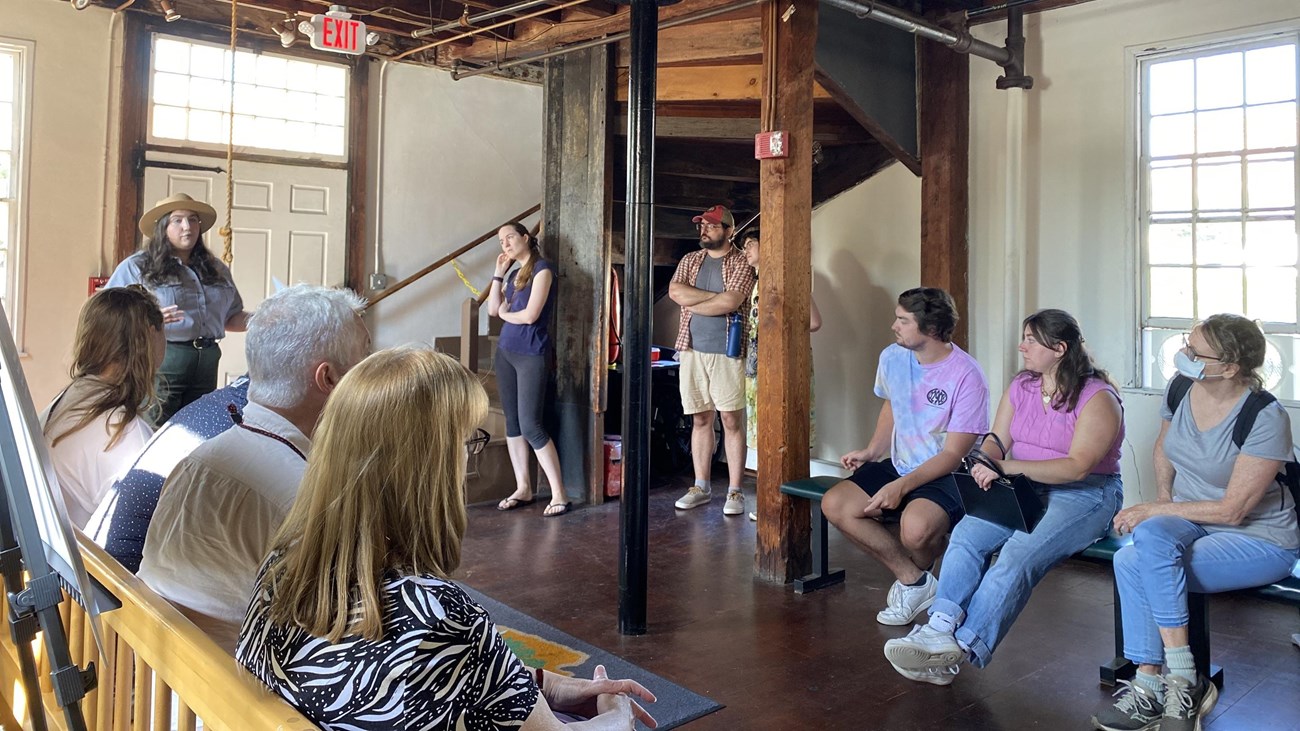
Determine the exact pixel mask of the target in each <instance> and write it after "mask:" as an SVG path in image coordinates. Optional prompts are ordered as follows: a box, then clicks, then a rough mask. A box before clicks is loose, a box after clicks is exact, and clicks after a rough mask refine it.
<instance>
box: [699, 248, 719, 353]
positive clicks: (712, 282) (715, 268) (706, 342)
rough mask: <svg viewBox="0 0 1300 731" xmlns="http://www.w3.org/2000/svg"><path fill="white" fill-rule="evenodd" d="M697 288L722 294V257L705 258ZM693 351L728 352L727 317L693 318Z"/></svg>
mask: <svg viewBox="0 0 1300 731" xmlns="http://www.w3.org/2000/svg"><path fill="white" fill-rule="evenodd" d="M695 288H696V289H703V290H706V291H709V292H721V291H722V290H723V286H722V257H712V256H707V255H706V256H705V257H704V263H703V264H700V273H699V275H698V276H696V277H695ZM691 349H692V350H696V351H699V352H701V353H725V352H727V316H726V315H714V316H712V317H706V316H704V315H692V316H691Z"/></svg>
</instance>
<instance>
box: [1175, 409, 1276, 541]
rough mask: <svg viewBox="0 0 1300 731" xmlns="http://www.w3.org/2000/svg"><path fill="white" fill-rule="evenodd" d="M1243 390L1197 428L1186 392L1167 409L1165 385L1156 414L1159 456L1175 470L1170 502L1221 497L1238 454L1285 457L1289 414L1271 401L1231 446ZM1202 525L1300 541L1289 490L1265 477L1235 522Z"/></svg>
mask: <svg viewBox="0 0 1300 731" xmlns="http://www.w3.org/2000/svg"><path fill="white" fill-rule="evenodd" d="M1249 395H1250V392H1249V391H1247V392H1246V393H1245V394H1243V395H1242V397H1241V400H1240V401H1239V402H1237V405H1236V406H1235V407H1234V408H1233V409H1232V411H1231V412H1230V413H1229V414H1228V416H1227V417H1226V418H1225V419H1224V420H1223V421H1221V422H1219V423H1218V424H1216V425H1214V426H1212V427H1210V428H1209V429H1207V430H1205V431H1201V430H1200V429H1198V428H1197V427H1196V420H1195V419H1194V418H1192V408H1191V394H1190V393H1188V395H1187V396H1185V397H1184V398H1183V402H1182V404H1180V405H1179V407H1178V411H1177V412H1176V413H1170V411H1169V405H1168V400H1167V397H1168V392H1167V390H1166V399H1165V400H1162V401H1161V402H1160V403H1161V407H1160V417H1161V418H1162V419H1164V420H1165V421H1168V422H1169V431H1168V432H1167V433H1166V434H1165V456H1166V457H1168V458H1169V462H1170V463H1171V464H1173V466H1174V469H1175V470H1176V472H1175V474H1174V491H1173V492H1174V501H1175V502H1187V501H1193V500H1222V499H1223V495H1224V493H1225V492H1226V491H1227V489H1228V480H1229V479H1230V478H1231V477H1232V469H1233V467H1235V466H1236V464H1237V455H1238V454H1248V455H1250V456H1252V457H1259V458H1261V459H1276V460H1281V461H1283V462H1287V461H1290V460H1291V455H1292V446H1291V419H1290V418H1289V417H1288V416H1287V413H1286V410H1285V409H1283V408H1282V406H1281V405H1280V404H1278V403H1277V402H1276V401H1275V402H1273V403H1271V404H1269V405H1268V406H1266V407H1264V409H1263V410H1262V411H1260V412H1259V415H1258V416H1257V417H1256V418H1255V426H1254V427H1253V428H1251V430H1250V434H1249V435H1248V436H1247V437H1246V442H1245V444H1243V445H1242V447H1241V449H1240V450H1239V449H1237V445H1236V444H1235V443H1234V442H1233V441H1232V430H1233V425H1234V424H1236V422H1237V415H1238V414H1239V413H1241V408H1242V406H1244V405H1245V404H1246V397H1247V396H1249ZM1204 527H1205V529H1206V530H1207V531H1210V532H1211V533H1215V532H1225V533H1240V534H1242V535H1247V536H1250V537H1252V538H1258V539H1260V540H1265V541H1268V542H1269V543H1273V544H1276V545H1278V546H1281V547H1282V548H1286V549H1294V548H1297V547H1300V530H1298V529H1297V527H1296V512H1295V506H1294V505H1293V504H1292V501H1291V495H1290V493H1289V491H1288V490H1287V489H1286V488H1285V487H1283V486H1282V485H1281V484H1279V483H1278V482H1277V481H1276V480H1274V481H1273V482H1270V483H1269V485H1268V489H1266V490H1265V491H1264V497H1263V498H1262V499H1260V501H1259V503H1258V504H1256V505H1255V508H1254V510H1251V511H1250V514H1249V515H1247V516H1246V519H1245V520H1243V521H1242V522H1241V525H1205V526H1204Z"/></svg>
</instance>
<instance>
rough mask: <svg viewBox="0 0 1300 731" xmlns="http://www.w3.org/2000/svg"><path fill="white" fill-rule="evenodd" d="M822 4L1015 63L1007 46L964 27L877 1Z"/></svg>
mask: <svg viewBox="0 0 1300 731" xmlns="http://www.w3.org/2000/svg"><path fill="white" fill-rule="evenodd" d="M826 3H827V4H828V5H832V6H834V7H837V8H839V9H841V10H847V11H848V12H850V13H853V14H854V15H856V16H858V17H859V18H866V19H868V20H874V21H876V22H878V23H884V24H885V25H888V26H891V27H893V28H898V29H899V30H905V31H907V32H908V33H911V34H912V35H917V36H920V37H922V38H928V39H929V40H932V41H937V42H939V43H942V44H943V45H945V46H947V47H949V48H951V49H952V50H954V51H956V52H958V53H969V54H971V55H972V56H979V57H980V58H987V59H988V60H990V61H992V62H994V63H996V64H997V65H999V66H1002V67H1007V66H1011V65H1012V64H1014V63H1015V54H1014V53H1013V52H1012V51H1011V49H1009V48H1002V47H999V46H995V45H993V44H992V43H988V42H985V41H981V40H979V39H977V38H974V37H973V36H971V34H970V31H968V30H966V29H965V28H962V29H959V30H955V31H954V30H949V29H947V28H943V27H941V26H938V25H935V24H934V23H931V22H930V21H928V20H926V19H924V18H921V17H918V16H916V15H912V14H911V13H909V12H907V11H904V10H899V9H898V8H895V7H893V6H890V5H884V4H882V3H879V2H877V1H876V0H867V1H866V2H865V3H863V2H857V0H826Z"/></svg>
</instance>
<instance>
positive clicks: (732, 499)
mask: <svg viewBox="0 0 1300 731" xmlns="http://www.w3.org/2000/svg"><path fill="white" fill-rule="evenodd" d="M712 499H713V491H712V490H705V489H703V488H701V487H699V486H698V485H691V489H689V490H687V491H686V494H685V495H682V496H681V497H680V498H678V499H677V502H675V503H673V505H674V506H675V507H676V508H677V509H678V510H690V509H691V508H698V507H700V506H701V505H707V504H708V503H709V501H710V500H712ZM722 514H723V515H744V514H745V494H744V493H742V492H738V491H735V490H728V491H727V501H726V502H725V503H723V504H722Z"/></svg>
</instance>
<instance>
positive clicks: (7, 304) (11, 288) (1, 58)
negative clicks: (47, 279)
mask: <svg viewBox="0 0 1300 731" xmlns="http://www.w3.org/2000/svg"><path fill="white" fill-rule="evenodd" d="M30 63H31V46H30V44H24V43H19V42H7V41H5V40H4V39H0V302H3V303H4V309H5V314H6V315H7V316H8V318H9V324H10V327H15V328H16V323H17V303H18V288H19V286H20V282H19V272H21V271H22V268H21V267H20V266H18V256H19V252H20V250H21V246H20V244H21V241H20V237H21V225H20V224H21V218H22V216H21V213H22V205H21V203H22V197H23V193H24V191H23V188H22V184H23V175H22V170H23V167H24V159H23V142H24V139H25V138H24V129H25V127H26V125H25V124H24V114H25V113H26V108H25V107H26V100H27V89H26V86H27V78H28V70H29V69H28V67H29V65H30Z"/></svg>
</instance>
